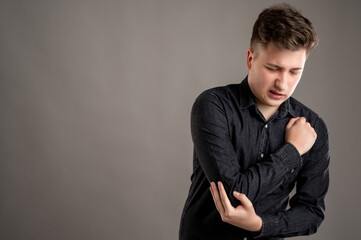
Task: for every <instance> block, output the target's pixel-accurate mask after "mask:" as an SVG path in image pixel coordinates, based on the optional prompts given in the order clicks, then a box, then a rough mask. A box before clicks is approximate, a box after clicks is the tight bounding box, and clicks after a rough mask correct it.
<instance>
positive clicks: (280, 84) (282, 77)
mask: <svg viewBox="0 0 361 240" xmlns="http://www.w3.org/2000/svg"><path fill="white" fill-rule="evenodd" d="M275 85H276V88H278V89H279V90H285V89H287V74H286V73H284V72H282V73H280V74H279V75H278V78H277V79H276V83H275Z"/></svg>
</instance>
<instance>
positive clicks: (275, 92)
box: [270, 90, 284, 96]
mask: <svg viewBox="0 0 361 240" xmlns="http://www.w3.org/2000/svg"><path fill="white" fill-rule="evenodd" d="M270 92H271V93H272V94H275V95H277V96H284V94H282V93H279V92H277V91H274V90H270Z"/></svg>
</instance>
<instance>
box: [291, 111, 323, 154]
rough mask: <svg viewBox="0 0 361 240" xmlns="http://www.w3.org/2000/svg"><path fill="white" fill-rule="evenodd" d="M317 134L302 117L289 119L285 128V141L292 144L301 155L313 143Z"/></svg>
mask: <svg viewBox="0 0 361 240" xmlns="http://www.w3.org/2000/svg"><path fill="white" fill-rule="evenodd" d="M316 138H317V134H316V132H315V130H314V129H313V127H311V124H310V123H309V122H306V119H305V118H304V117H297V118H291V120H290V121H289V122H288V124H287V126H286V133H285V141H286V142H290V143H292V144H293V145H294V146H295V147H296V148H297V150H298V152H299V153H300V154H301V155H303V154H305V153H306V152H308V151H309V150H310V149H311V147H312V146H313V144H314V143H315V141H316Z"/></svg>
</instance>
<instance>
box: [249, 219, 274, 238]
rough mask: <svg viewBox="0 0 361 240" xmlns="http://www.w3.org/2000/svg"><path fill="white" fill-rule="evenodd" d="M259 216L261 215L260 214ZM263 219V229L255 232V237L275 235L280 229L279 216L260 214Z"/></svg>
mask: <svg viewBox="0 0 361 240" xmlns="http://www.w3.org/2000/svg"><path fill="white" fill-rule="evenodd" d="M258 216H259V215H258ZM259 217H260V218H261V219H262V230H261V232H259V233H258V234H254V235H253V237H254V238H260V237H266V236H273V235H275V233H276V230H277V229H279V226H278V225H279V224H278V218H275V217H274V216H271V215H263V216H259Z"/></svg>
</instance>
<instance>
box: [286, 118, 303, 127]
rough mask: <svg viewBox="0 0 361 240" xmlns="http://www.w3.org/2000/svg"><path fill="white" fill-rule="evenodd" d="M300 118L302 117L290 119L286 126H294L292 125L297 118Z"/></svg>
mask: <svg viewBox="0 0 361 240" xmlns="http://www.w3.org/2000/svg"><path fill="white" fill-rule="evenodd" d="M299 118H300V117H295V118H291V119H290V121H288V123H287V126H286V128H290V127H292V126H293V125H294V124H295V123H296V122H297V120H298V119H299Z"/></svg>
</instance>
